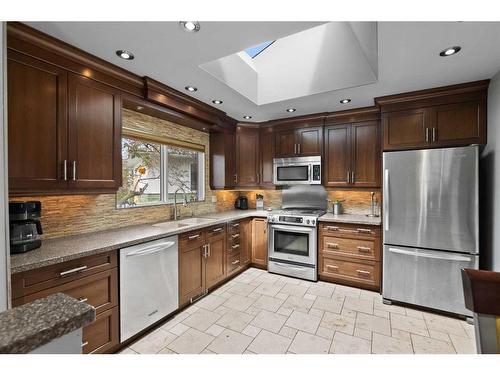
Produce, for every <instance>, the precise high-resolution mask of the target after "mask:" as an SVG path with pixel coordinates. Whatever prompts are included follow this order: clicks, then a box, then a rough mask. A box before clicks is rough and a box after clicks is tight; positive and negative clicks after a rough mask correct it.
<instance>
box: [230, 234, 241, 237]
mask: <svg viewBox="0 0 500 375" xmlns="http://www.w3.org/2000/svg"><path fill="white" fill-rule="evenodd" d="M239 236H240V234H239V233H235V234H233V235H231V238H238V237H239Z"/></svg>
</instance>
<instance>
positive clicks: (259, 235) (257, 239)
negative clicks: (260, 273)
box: [252, 218, 267, 266]
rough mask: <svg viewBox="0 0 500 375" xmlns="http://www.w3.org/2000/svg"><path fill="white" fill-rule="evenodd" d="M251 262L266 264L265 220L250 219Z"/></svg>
mask: <svg viewBox="0 0 500 375" xmlns="http://www.w3.org/2000/svg"><path fill="white" fill-rule="evenodd" d="M252 263H254V264H257V265H261V266H267V220H266V219H261V218H258V219H253V220H252Z"/></svg>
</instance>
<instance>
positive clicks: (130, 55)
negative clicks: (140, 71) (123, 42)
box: [116, 49, 134, 60]
mask: <svg viewBox="0 0 500 375" xmlns="http://www.w3.org/2000/svg"><path fill="white" fill-rule="evenodd" d="M116 54H117V55H118V56H120V57H121V58H122V59H125V60H133V59H134V54H133V53H132V52H130V51H127V50H124V49H119V50H118V51H116Z"/></svg>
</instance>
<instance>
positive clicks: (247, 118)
mask: <svg viewBox="0 0 500 375" xmlns="http://www.w3.org/2000/svg"><path fill="white" fill-rule="evenodd" d="M243 118H244V119H245V120H250V119H251V118H252V116H248V115H247V116H243Z"/></svg>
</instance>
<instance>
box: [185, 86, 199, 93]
mask: <svg viewBox="0 0 500 375" xmlns="http://www.w3.org/2000/svg"><path fill="white" fill-rule="evenodd" d="M184 89H186V90H187V91H189V92H195V91H198V89H197V88H196V87H194V86H186V87H184Z"/></svg>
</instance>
